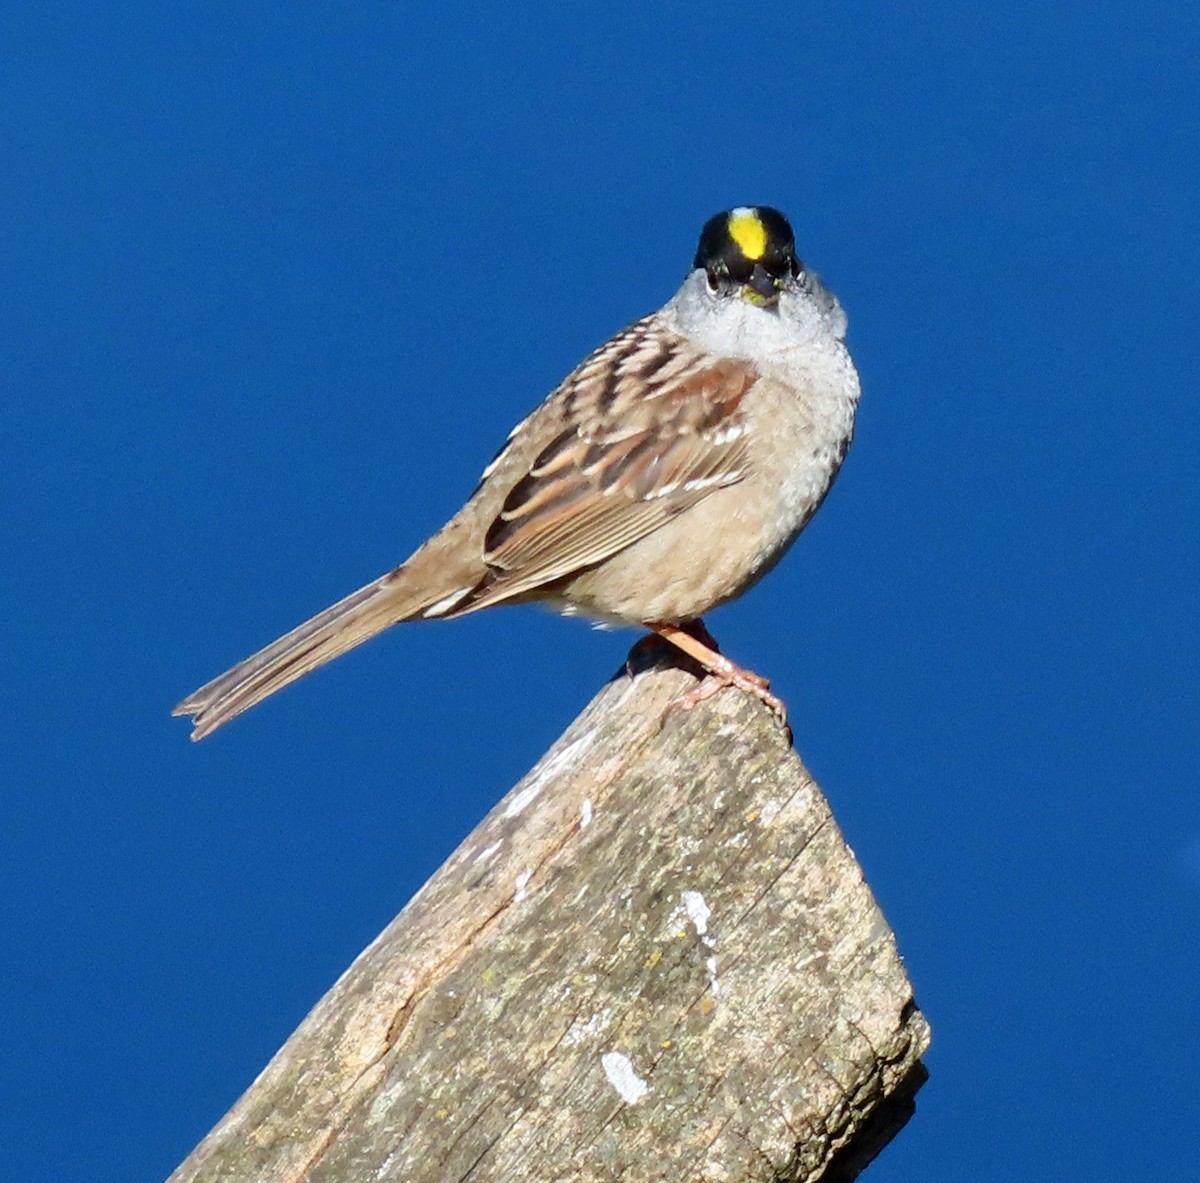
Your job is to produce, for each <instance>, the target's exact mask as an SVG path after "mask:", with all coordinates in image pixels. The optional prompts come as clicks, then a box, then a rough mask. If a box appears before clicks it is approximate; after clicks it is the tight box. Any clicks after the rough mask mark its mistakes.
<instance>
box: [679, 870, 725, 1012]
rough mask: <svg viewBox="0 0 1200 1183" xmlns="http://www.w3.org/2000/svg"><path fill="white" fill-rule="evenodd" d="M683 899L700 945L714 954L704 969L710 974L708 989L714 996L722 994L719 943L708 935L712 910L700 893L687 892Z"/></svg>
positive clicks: (708, 959)
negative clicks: (718, 960) (718, 974)
mask: <svg viewBox="0 0 1200 1183" xmlns="http://www.w3.org/2000/svg"><path fill="white" fill-rule="evenodd" d="M682 898H683V907H684V910H685V911H686V912H687V914H688V919H689V920H690V921H691V922H692V927H693V928H695V930H696V935H697V936H698V937H699V938H700V943H701V944H702V945H703V946H704V947H705V948H706V949H709V950H711V951H712V953H713V955H712V956H711V957H706V958H705V959H704V969H705V972H706V973H707V974H708V988H709V989H710V990H711V991H712V992H713V994H714V995H715V994H718V993H720V986H719V985H718V983H717V958H716V948H717V942H716V940H715V939H714V938H713V937H710V936H709V935H708V922H709V920H710V919H711V918H712V909H711V908H710V907H709V906H708V901H707V900H706V899H705V898H704V896H702V895H701V894H700V892H698V891H685V892H683V896H682Z"/></svg>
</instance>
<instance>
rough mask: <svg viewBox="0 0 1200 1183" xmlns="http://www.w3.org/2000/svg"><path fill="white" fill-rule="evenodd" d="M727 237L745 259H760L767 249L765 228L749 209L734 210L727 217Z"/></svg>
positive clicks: (756, 215)
mask: <svg viewBox="0 0 1200 1183" xmlns="http://www.w3.org/2000/svg"><path fill="white" fill-rule="evenodd" d="M729 237H730V238H732V239H733V241H734V242H736V243H737V244H738V247H739V248H740V249H741V252H742V254H743V255H745V256H746V258H747V259H751V260H755V259H761V258H762V257H763V253H764V252H765V251H766V249H767V228H766V227H765V226H764V225H763V224H762V219H761V218H759V216H758V214H756V213H755V212H754V211H753V210H750V209H735V210H734V211H733V213H731V214H730V215H729Z"/></svg>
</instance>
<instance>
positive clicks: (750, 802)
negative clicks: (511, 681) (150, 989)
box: [171, 668, 929, 1183]
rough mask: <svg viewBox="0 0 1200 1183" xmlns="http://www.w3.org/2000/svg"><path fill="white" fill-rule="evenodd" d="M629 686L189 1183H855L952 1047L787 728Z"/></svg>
mask: <svg viewBox="0 0 1200 1183" xmlns="http://www.w3.org/2000/svg"><path fill="white" fill-rule="evenodd" d="M689 684H690V675H689V674H687V673H685V672H683V671H681V670H678V669H673V668H653V669H650V670H646V671H643V672H641V673H639V674H638V676H637V677H636V678H633V679H630V678H628V677H626V676H624V675H622V676H619V677H617V678H615V679H614V680H613V681H612V682H611V683H610V684H609V685H607V686H606V687H605V688H604V689H603V690H602V691H601V692H600V694H599V695H598V696H597V697H596V699H595V700H594V701H593V702H592V703H591V704H590V705H589V706H588V707H587V709H586V710H585V711H584V712H583V714H582V715H580V717H579V718H578V719H577V720H576V721H575V722H574V723H573V724H572V725H571V727H570V728H569V729H568V730H567V732H566V733H565V734H564V735H563V736H562V738H561V739H560V740H559V741H558V742H557V743H556V744H555V745H554V747H553V748H551V750H550V751H549V752H548V753H547V754H546V755H545V756H544V757H543V759H542V760H541V761H540V762H539V764H538V765H537V767H536V768H534V769H533V771H532V772H530V773H529V775H528V776H526V777H525V779H524V780H522V781H521V782H520V784H518V785H517V786H516V787H515V788H514V789H513V790H512V791H511V792H510V793H509V794H508V795H507V796H506V797H505V798H504V799H503V800H502V801H501V802H500V803H499V804H498V805H497V806H496V807H495V808H494V809H493V810H492V812H491V813H490V814H489V815H488V816H487V817H486V818H485V819H484V821H483V822H482V823H481V824H480V825H479V826H478V827H477V828H476V830H475V831H474V833H472V834H471V836H470V837H469V838H467V840H466V841H465V842H464V843H463V844H462V845H461V846H460V847H459V849H458V850H457V851H456V852H455V853H454V855H453V856H452V857H451V858H450V859H449V860H448V861H447V862H446V864H445V865H444V866H443V867H442V868H441V869H440V870H439V871H438V872H437V874H436V875H434V877H433V878H432V879H431V880H430V881H429V882H428V883H427V884H426V885H425V886H424V887H423V888H422V889H421V891H420V892H419V893H418V894H417V895H416V897H415V898H414V899H413V900H412V902H411V903H409V905H408V906H407V907H406V908H405V909H404V911H403V912H402V913H401V914H400V915H399V916H398V917H397V918H396V919H395V920H394V921H393V922H392V923H391V924H390V925H389V926H388V927H387V929H385V930H384V932H383V933H382V934H381V935H380V936H379V937H378V938H377V939H376V940H375V941H374V942H373V943H372V944H371V945H370V946H369V947H368V948H367V949H366V950H365V951H364V952H363V953H362V954H361V955H360V956H359V957H358V958H357V960H356V961H355V962H354V964H353V965H352V966H351V967H350V968H349V969H348V970H347V971H346V973H345V974H344V975H343V976H342V978H341V979H340V980H339V981H338V982H337V983H336V985H335V986H334V987H333V988H332V989H331V990H330V991H329V993H328V994H327V995H326V996H325V997H324V998H323V999H322V1000H321V1001H320V1002H319V1003H318V1004H317V1006H316V1007H315V1008H314V1009H313V1011H312V1013H311V1014H310V1015H309V1016H308V1017H307V1018H306V1019H305V1020H304V1022H303V1023H302V1024H301V1025H300V1027H299V1029H298V1030H297V1031H296V1032H295V1034H293V1035H292V1037H291V1038H290V1039H289V1040H288V1041H287V1043H286V1044H285V1045H284V1047H283V1048H282V1049H281V1050H280V1051H279V1052H278V1054H277V1055H276V1056H275V1057H274V1059H273V1060H272V1061H271V1063H270V1064H269V1065H268V1066H267V1068H266V1069H265V1070H264V1071H263V1073H262V1075H261V1076H260V1077H259V1078H258V1080H257V1081H255V1083H254V1084H253V1085H252V1086H251V1088H250V1089H248V1090H247V1092H246V1093H245V1095H244V1096H243V1097H242V1098H241V1099H240V1100H239V1101H238V1102H237V1103H236V1104H235V1105H234V1107H233V1108H232V1109H231V1110H230V1111H229V1113H228V1114H226V1116H225V1117H224V1118H223V1119H222V1120H221V1121H220V1123H219V1124H218V1125H217V1126H216V1127H215V1129H213V1131H212V1132H211V1133H210V1134H209V1135H208V1136H207V1137H206V1138H205V1139H204V1141H203V1142H201V1144H200V1145H199V1146H198V1147H197V1148H196V1149H195V1150H194V1151H193V1152H192V1154H191V1155H190V1156H189V1157H188V1158H187V1160H186V1161H185V1162H184V1163H183V1164H182V1165H181V1166H180V1167H179V1168H178V1170H177V1171H176V1172H175V1173H174V1174H173V1175H172V1176H171V1183H184V1181H189V1183H190V1181H193V1180H195V1181H201V1180H205V1181H209V1180H212V1181H215V1180H237V1181H238V1183H259V1181H261V1183H268V1181H269V1183H300V1181H302V1180H303V1181H304V1183H351V1181H354V1183H357V1181H359V1180H368V1179H370V1180H403V1181H405V1183H452V1181H453V1183H461V1181H466V1180H470V1181H471V1183H485V1181H488V1183H492V1181H495V1183H500V1181H503V1183H524V1181H529V1183H551V1181H554V1180H579V1181H591V1180H614V1181H615V1180H622V1181H623V1183H643V1181H647V1183H648V1181H650V1180H671V1181H672V1183H678V1181H683V1180H688V1181H690V1180H730V1181H733V1183H742V1181H750V1180H764V1181H766V1180H770V1181H772V1183H777V1181H780V1180H811V1179H817V1178H820V1177H824V1178H825V1179H827V1180H828V1179H835V1178H836V1179H839V1180H843V1179H850V1178H853V1177H854V1175H855V1174H856V1173H857V1171H858V1170H859V1169H861V1167H862V1165H864V1164H865V1163H866V1162H868V1161H869V1160H870V1158H871V1157H872V1156H873V1155H874V1153H875V1152H876V1151H877V1150H878V1149H879V1148H880V1147H881V1146H882V1145H884V1144H885V1143H886V1142H887V1141H888V1139H889V1138H890V1137H891V1136H892V1134H893V1133H895V1131H896V1130H897V1129H899V1128H900V1126H902V1125H903V1124H904V1122H905V1120H907V1117H908V1115H909V1113H910V1112H911V1106H912V1097H913V1095H914V1094H915V1092H916V1090H917V1088H919V1087H920V1084H921V1082H922V1081H923V1079H924V1070H923V1068H922V1066H921V1063H920V1056H921V1054H922V1052H923V1051H924V1050H925V1048H926V1047H927V1045H928V1042H929V1028H928V1026H927V1024H926V1022H925V1020H924V1018H923V1017H922V1015H921V1014H920V1012H919V1011H918V1010H917V1008H916V1006H915V1005H914V1003H913V998H912V991H911V988H910V986H909V984H908V981H907V979H906V978H905V975H904V970H903V967H902V965H901V962H900V958H899V956H898V954H897V952H896V946H895V942H894V940H893V937H892V934H891V932H890V931H889V930H888V926H887V924H886V922H885V921H884V918H883V916H882V915H881V913H880V911H879V909H878V907H877V906H876V904H875V902H874V900H873V899H872V897H871V893H870V892H869V890H868V889H867V886H866V884H865V883H864V882H863V879H862V875H861V874H860V871H859V868H858V866H857V864H856V862H855V860H854V856H853V854H852V853H851V852H850V850H849V849H848V848H847V846H846V844H845V842H844V841H843V840H842V837H841V834H840V833H839V832H838V828H837V826H836V825H835V823H834V821H833V819H832V817H831V816H830V813H829V809H828V806H827V805H826V803H825V801H824V799H823V798H822V796H821V793H820V791H819V790H818V788H817V786H816V785H815V784H814V783H813V781H812V780H811V778H810V777H809V776H808V774H807V772H806V771H805V769H804V767H803V766H802V764H801V763H800V761H799V759H798V758H797V756H796V754H795V752H794V751H793V750H792V749H791V748H790V747H789V746H788V745H787V743H786V740H785V738H784V736H783V735H782V733H781V731H780V729H779V727H778V726H777V724H776V723H775V721H774V720H773V719H772V718H771V716H770V715H769V714H768V713H767V712H766V711H765V709H763V708H762V707H761V706H760V705H759V704H758V703H756V702H754V701H752V700H750V699H749V698H747V697H746V696H743V695H741V694H738V693H736V692H730V691H726V692H724V693H722V694H719V695H717V696H716V697H714V698H712V699H710V700H709V701H708V702H706V703H704V704H702V705H701V706H699V707H697V708H696V709H695V710H693V711H690V712H679V711H676V712H673V713H672V714H671V715H669V716H668V717H667V719H666V722H665V724H662V725H660V723H661V720H662V716H663V710H664V708H665V706H666V705H667V703H668V702H669V701H670V700H671V699H672V698H673V697H674V696H675V695H677V694H678V693H680V692H681V690H683V689H685V688H686V687H687V686H688V685H689Z"/></svg>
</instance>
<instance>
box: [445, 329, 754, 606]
mask: <svg viewBox="0 0 1200 1183" xmlns="http://www.w3.org/2000/svg"><path fill="white" fill-rule="evenodd" d="M757 377H758V374H757V371H756V370H755V369H754V367H753V366H752V365H751V364H750V363H748V362H744V361H739V360H735V359H732V358H711V357H707V356H705V355H704V354H702V353H700V352H698V351H697V350H696V349H695V348H694V346H692V345H691V343H690V342H689V341H687V339H686V338H683V337H681V336H679V335H678V334H676V333H674V332H670V331H668V330H664V329H663V328H661V327H659V326H657V325H656V324H654V323H653V321H639V322H637V323H636V324H633V325H631V326H630V327H629V328H628V329H626V330H625V331H624V332H623V333H621V334H619V335H618V336H617V337H615V338H613V340H612V341H610V342H609V343H608V344H607V345H605V346H602V347H601V348H600V349H599V350H597V351H596V353H594V354H592V355H591V356H590V357H589V358H587V359H586V360H585V361H584V362H583V363H582V364H581V365H580V366H579V367H578V369H576V370H575V372H574V373H572V374H571V375H570V376H569V377H568V378H567V379H566V381H564V382H563V384H562V386H561V387H560V388H559V390H558V392H557V393H556V395H555V396H554V397H555V400H556V401H557V402H558V404H559V406H560V407H561V408H562V418H561V427H560V429H559V430H558V432H557V433H556V434H555V435H554V436H553V437H552V438H551V440H550V442H549V443H548V444H547V445H546V446H545V447H544V448H543V449H542V451H541V452H540V453H539V454H538V456H537V457H536V458H535V459H534V461H533V463H532V464H531V465H530V467H529V471H528V472H527V473H526V474H525V475H524V476H523V477H522V478H521V479H520V480H519V481H517V482H516V484H514V486H513V487H512V489H511V490H510V492H509V494H508V496H507V498H506V499H505V501H504V505H503V506H502V508H501V510H500V513H499V515H498V516H497V517H496V519H495V520H494V521H493V522H492V524H491V527H490V528H489V530H488V532H487V537H486V541H485V555H484V560H485V562H486V563H487V565H488V567H489V568H490V569H491V571H492V577H491V579H490V580H489V581H488V582H487V583H485V584H484V585H483V586H482V587H481V588H480V590H479V592H478V593H477V595H476V596H474V597H472V598H471V600H470V601H469V602H466V603H464V604H463V606H462V609H461V610H462V611H471V610H472V609H474V608H478V607H483V606H484V605H485V604H488V603H495V602H497V601H500V600H505V599H509V598H510V597H512V596H516V595H520V594H523V593H525V592H527V591H529V590H531V589H533V588H536V587H539V586H541V585H544V584H547V583H553V582H555V581H556V580H559V579H562V578H564V577H565V576H568V575H570V574H571V573H572V572H575V571H579V570H582V569H584V568H586V567H590V566H593V565H595V564H596V563H599V562H602V561H603V560H604V559H605V558H607V557H609V556H610V555H613V554H616V553H617V552H618V551H620V550H622V549H624V548H625V547H627V546H630V545H631V544H632V543H634V542H636V541H637V540H638V539H640V538H644V537H645V536H646V535H647V534H650V533H651V532H653V531H654V530H656V529H658V528H659V527H660V526H662V525H664V524H665V523H666V522H668V521H669V520H670V519H671V518H673V517H674V516H675V515H676V514H679V513H681V512H682V511H683V510H685V509H687V508H688V507H689V506H691V505H694V504H696V502H698V501H700V500H701V499H702V498H704V497H706V496H707V495H708V494H709V493H711V492H712V491H713V490H714V489H718V488H721V487H723V486H725V485H730V484H734V483H736V482H737V481H739V480H741V479H742V478H743V477H744V476H745V474H746V449H745V440H744V438H743V431H742V428H743V424H742V420H741V415H740V410H739V407H740V404H741V400H742V398H743V396H744V395H745V393H746V391H747V390H748V389H749V387H750V386H751V384H752V383H753V382H754V381H755V380H756V379H757ZM455 614H457V613H455Z"/></svg>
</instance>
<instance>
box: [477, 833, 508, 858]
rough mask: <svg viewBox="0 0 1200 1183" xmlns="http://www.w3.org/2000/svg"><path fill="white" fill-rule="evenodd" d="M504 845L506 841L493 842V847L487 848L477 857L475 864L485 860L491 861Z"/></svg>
mask: <svg viewBox="0 0 1200 1183" xmlns="http://www.w3.org/2000/svg"><path fill="white" fill-rule="evenodd" d="M503 845H504V840H503V839H501V840H500V841H499V842H493V843H492V844H491V846H488V847H485V848H484V849H483V850H481V851H480V852H479V853H478V854H477V855H476V856H475V860H474V861H475V862H477V863H482V862H483V861H484V860H485V859H490V858H491V857H492V855H494V854H495V853H496V851H498V850H499V849H500V847H502V846H503Z"/></svg>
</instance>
